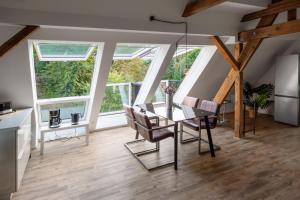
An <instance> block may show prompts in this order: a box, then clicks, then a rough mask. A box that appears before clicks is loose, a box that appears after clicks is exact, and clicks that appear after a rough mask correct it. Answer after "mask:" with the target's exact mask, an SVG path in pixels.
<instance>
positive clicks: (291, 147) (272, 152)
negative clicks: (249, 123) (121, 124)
mask: <svg viewBox="0 0 300 200" xmlns="http://www.w3.org/2000/svg"><path fill="white" fill-rule="evenodd" d="M133 138H134V132H133V131H132V130H131V129H130V128H118V129H113V130H108V131H102V132H98V133H95V134H91V137H90V141H91V142H90V145H89V146H85V145H84V138H81V139H79V140H78V139H72V140H70V141H68V142H61V141H56V142H50V143H47V144H46V150H45V155H44V156H43V157H41V156H40V155H39V152H38V151H34V152H33V154H32V158H31V160H30V162H29V166H28V168H27V170H26V172H25V176H24V181H23V184H22V186H21V188H20V190H19V192H17V193H16V194H14V195H13V200H35V199H40V200H52V199H53V200H57V199H59V200H64V199H71V200H79V199H82V200H92V199H95V200H99V199H101V200H102V199H105V200H106V199H107V200H118V199H122V200H127V199H128V200H131V199H136V200H139V199H141V200H147V199H172V200H173V199H174V200H177V199H184V200H185V199H188V200H192V199H203V200H211V199H222V200H225V199H226V200H227V199H228V200H239V199H247V200H258V199H267V200H273V199H284V200H289V199H295V200H296V199H297V200H298V199H300V128H294V127H290V126H286V125H282V124H277V123H274V122H273V121H272V119H271V118H270V117H268V116H260V117H259V120H258V130H257V134H256V135H255V136H253V135H252V133H248V134H247V137H246V138H244V139H237V138H234V137H233V131H232V129H231V128H229V127H226V126H221V127H218V128H217V129H215V130H213V138H214V142H215V144H218V145H220V146H221V147H222V150H221V151H218V152H217V153H216V158H211V157H210V155H209V154H205V155H201V156H199V155H198V154H197V143H196V142H195V143H190V144H185V145H180V146H179V169H178V171H174V169H173V167H167V168H164V169H160V170H157V171H153V172H148V171H146V170H145V169H144V168H142V166H141V165H140V164H139V163H138V162H137V161H136V160H135V159H134V158H133V157H132V155H131V154H130V153H129V152H128V151H127V150H126V149H125V147H124V146H123V144H124V143H125V142H126V141H129V140H132V139H133ZM172 142H173V141H172V139H170V140H167V141H165V142H163V143H162V144H161V152H160V153H159V154H153V155H149V156H146V157H145V158H144V159H145V160H147V161H149V164H153V163H155V162H154V161H156V160H159V161H160V162H163V161H166V160H170V159H172V158H173V146H172ZM146 146H147V147H148V145H146ZM137 148H141V147H140V146H139V147H137Z"/></svg>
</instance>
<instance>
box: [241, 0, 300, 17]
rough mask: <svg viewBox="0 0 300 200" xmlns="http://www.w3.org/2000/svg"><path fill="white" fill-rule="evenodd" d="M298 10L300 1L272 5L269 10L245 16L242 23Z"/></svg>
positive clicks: (293, 0)
mask: <svg viewBox="0 0 300 200" xmlns="http://www.w3.org/2000/svg"><path fill="white" fill-rule="evenodd" d="M296 8H300V1H299V0H283V1H280V2H277V3H273V4H271V5H270V6H269V7H268V8H266V9H264V10H260V11H257V12H253V13H250V14H247V15H245V16H244V17H243V18H242V20H241V22H247V21H251V20H254V19H259V18H262V17H266V16H269V15H273V14H278V13H280V12H284V11H289V10H293V9H296Z"/></svg>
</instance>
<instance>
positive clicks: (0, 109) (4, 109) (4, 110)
mask: <svg viewBox="0 0 300 200" xmlns="http://www.w3.org/2000/svg"><path fill="white" fill-rule="evenodd" d="M12 112H14V110H13V109H12V103H11V102H10V101H7V102H0V115H4V114H8V113H12Z"/></svg>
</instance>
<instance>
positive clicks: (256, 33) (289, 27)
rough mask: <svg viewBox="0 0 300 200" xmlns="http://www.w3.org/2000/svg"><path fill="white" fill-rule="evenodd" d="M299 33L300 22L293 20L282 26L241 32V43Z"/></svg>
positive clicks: (277, 25)
mask: <svg viewBox="0 0 300 200" xmlns="http://www.w3.org/2000/svg"><path fill="white" fill-rule="evenodd" d="M298 32H300V20H292V21H288V22H285V23H281V24H274V25H272V26H267V27H262V28H257V29H252V30H249V31H243V32H240V33H239V41H249V40H255V39H264V38H270V37H274V36H280V35H286V34H291V33H298Z"/></svg>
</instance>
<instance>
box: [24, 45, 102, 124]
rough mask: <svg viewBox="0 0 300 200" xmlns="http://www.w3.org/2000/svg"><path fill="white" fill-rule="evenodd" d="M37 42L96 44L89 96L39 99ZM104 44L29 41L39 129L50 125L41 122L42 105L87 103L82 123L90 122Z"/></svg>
mask: <svg viewBox="0 0 300 200" xmlns="http://www.w3.org/2000/svg"><path fill="white" fill-rule="evenodd" d="M37 42H44V43H51V42H52V43H62V44H66V43H71V44H94V45H95V47H97V54H96V58H95V64H94V70H93V75H92V80H91V90H90V93H89V95H86V96H71V97H60V98H51V99H38V98H37V87H36V73H35V64H34V58H33V48H35V47H34V44H35V43H37ZM103 44H104V42H82V41H79V42H77V41H57V40H55V41H54V40H28V45H29V51H30V52H29V55H30V57H29V59H30V67H31V78H32V85H33V87H32V90H33V99H34V108H35V109H36V115H37V123H38V128H40V127H41V126H46V125H48V122H42V121H41V112H40V111H41V105H51V104H56V103H70V102H82V101H84V102H85V110H84V116H83V118H81V119H80V120H81V121H84V120H88V119H89V116H88V115H89V114H90V113H89V110H90V106H91V100H92V99H91V96H92V92H94V91H92V88H93V87H95V86H94V85H96V83H97V80H96V79H97V77H96V76H95V73H96V72H97V71H98V70H99V69H98V68H99V67H100V66H99V60H101V56H102V52H103ZM95 47H94V48H95ZM53 61H58V60H53ZM63 61H68V59H65V60H63ZM72 61H73V60H72ZM70 121H71V119H65V120H63V121H62V123H68V122H70Z"/></svg>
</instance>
